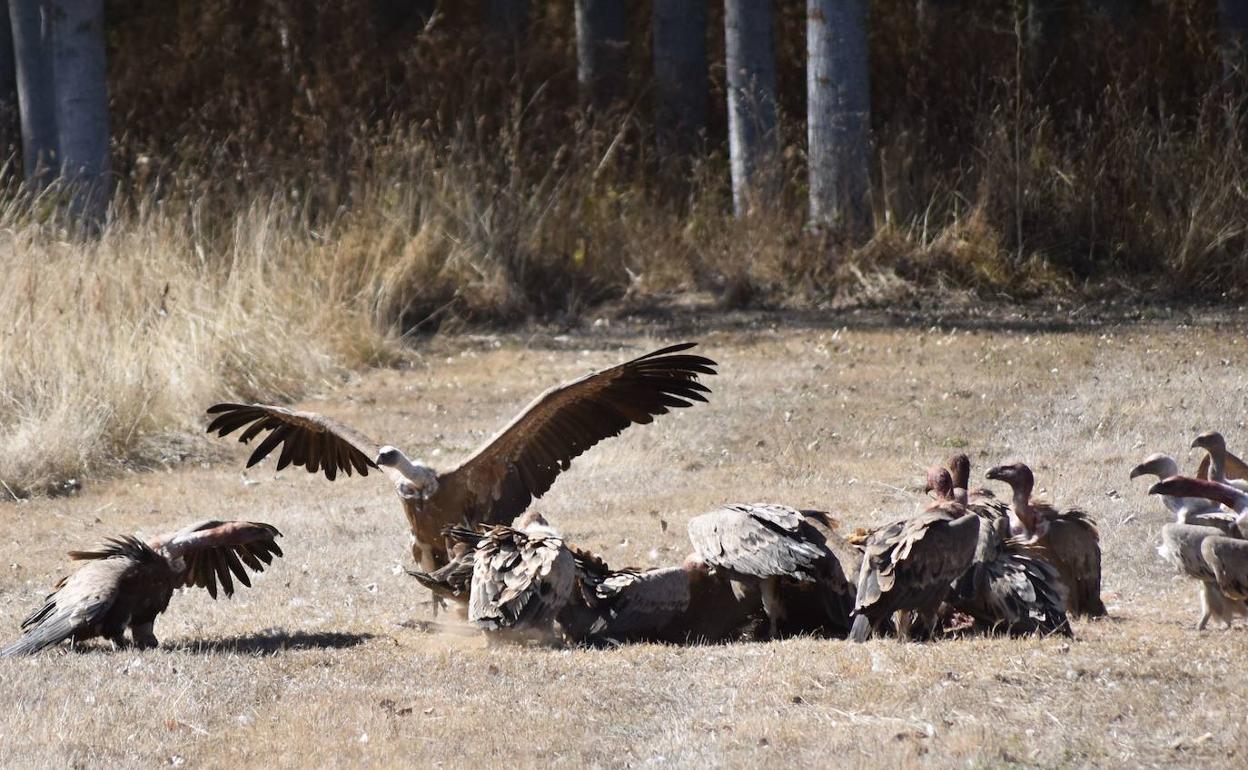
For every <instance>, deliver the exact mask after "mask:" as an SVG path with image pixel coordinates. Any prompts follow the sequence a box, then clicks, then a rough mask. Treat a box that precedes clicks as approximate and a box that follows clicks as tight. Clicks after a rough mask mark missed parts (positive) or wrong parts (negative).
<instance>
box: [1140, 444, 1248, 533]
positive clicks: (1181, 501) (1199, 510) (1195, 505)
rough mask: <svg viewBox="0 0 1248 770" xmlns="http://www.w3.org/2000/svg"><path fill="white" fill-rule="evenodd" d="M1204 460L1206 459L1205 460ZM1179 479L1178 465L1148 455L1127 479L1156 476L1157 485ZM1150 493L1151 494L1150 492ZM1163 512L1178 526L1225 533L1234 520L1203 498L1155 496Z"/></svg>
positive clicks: (1169, 458) (1165, 458)
mask: <svg viewBox="0 0 1248 770" xmlns="http://www.w3.org/2000/svg"><path fill="white" fill-rule="evenodd" d="M1207 459H1208V456H1206V460H1207ZM1178 475H1179V464H1178V463H1176V462H1175V461H1174V458H1172V457H1170V456H1169V455H1164V454H1152V455H1149V456H1148V457H1146V458H1144V462H1142V463H1140V464H1139V465H1137V466H1135V467H1134V468H1132V469H1131V478H1133V479H1135V478H1139V477H1140V476H1156V477H1157V480H1158V481H1161V480H1164V479H1168V478H1170V477H1172V476H1178ZM1150 493H1151V490H1150ZM1159 497H1161V501H1162V503H1163V504H1164V505H1165V506H1166V509H1167V510H1169V511H1170V512H1171V513H1173V514H1174V518H1175V521H1176V522H1177V523H1179V524H1193V525H1195V526H1200V527H1216V528H1217V529H1220V530H1223V531H1227V530H1228V528H1229V527H1231V526H1233V524H1234V521H1235V517H1234V516H1231V515H1229V514H1227V513H1226V512H1225V511H1223V510H1222V506H1220V505H1218V504H1217V503H1215V502H1213V501H1211V500H1206V499H1204V498H1203V497H1178V496H1176V495H1165V494H1162V495H1159Z"/></svg>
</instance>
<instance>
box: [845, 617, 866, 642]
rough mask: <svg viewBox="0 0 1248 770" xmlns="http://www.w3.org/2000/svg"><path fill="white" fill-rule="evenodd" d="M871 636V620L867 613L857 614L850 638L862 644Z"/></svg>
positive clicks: (850, 631)
mask: <svg viewBox="0 0 1248 770" xmlns="http://www.w3.org/2000/svg"><path fill="white" fill-rule="evenodd" d="M870 638H871V621H870V620H868V619H867V616H866V615H855V616H854V625H853V627H852V628H850V629H849V640H850V641H851V642H856V643H858V644H861V643H863V642H865V641H867V640H868V639H870Z"/></svg>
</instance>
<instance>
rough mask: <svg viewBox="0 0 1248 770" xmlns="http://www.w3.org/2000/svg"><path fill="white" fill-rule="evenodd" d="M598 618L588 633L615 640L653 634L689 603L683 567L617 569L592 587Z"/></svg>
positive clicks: (687, 586) (647, 636)
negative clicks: (636, 570) (622, 570)
mask: <svg viewBox="0 0 1248 770" xmlns="http://www.w3.org/2000/svg"><path fill="white" fill-rule="evenodd" d="M595 594H596V596H595V598H596V600H597V607H598V610H599V613H600V614H599V617H598V620H597V621H596V622H595V623H594V624H593V625H592V626H591V627H590V629H589V632H590V634H591V636H594V637H598V638H604V639H613V640H615V641H617V642H623V641H629V640H632V639H639V638H644V639H649V638H654V637H655V636H657V635H658V633H659V632H660V631H661V630H662V629H663V627H664V626H666V625H667V624H668V623H669V622H671V621H672V619H673V618H675V617H676V616H677V615H679V614H680V613H682V612H684V611H685V610H686V609H688V607H689V574H688V573H687V572H685V570H684V568H683V567H665V568H663V569H652V570H646V571H645V572H632V571H625V572H618V573H616V574H614V575H611V576H610V577H608V578H607V579H605V580H603V581H602V582H601V583H599V584H598V585H597V587H596V588H595Z"/></svg>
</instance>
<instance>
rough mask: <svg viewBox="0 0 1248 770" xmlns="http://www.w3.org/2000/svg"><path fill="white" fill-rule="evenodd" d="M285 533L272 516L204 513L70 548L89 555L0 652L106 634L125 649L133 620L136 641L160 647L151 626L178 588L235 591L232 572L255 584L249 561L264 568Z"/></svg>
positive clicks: (73, 555) (76, 555)
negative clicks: (148, 532)
mask: <svg viewBox="0 0 1248 770" xmlns="http://www.w3.org/2000/svg"><path fill="white" fill-rule="evenodd" d="M280 534H281V533H280V532H278V531H277V529H276V528H274V527H271V526H269V525H268V524H258V523H254V522H249V521H226V522H221V521H204V522H200V523H198V524H193V525H191V526H189V527H187V528H185V529H182V530H179V531H177V532H171V533H169V534H166V535H163V536H161V537H158V538H156V539H154V540H149V541H148V542H143V541H142V540H139V539H138V538H136V537H132V536H129V535H123V536H121V537H115V538H109V539H108V540H106V541H105V543H104V544H103V545H101V546H99V547H98V548H96V549H95V550H92V551H70V553H69V558H70V559H72V560H74V561H80V562H84V563H83V564H82V565H81V566H80V567H78V569H77V570H75V571H74V572H72V573H71V574H69V575H68V576H66V577H64V578H62V579H61V580H60V582H59V583H57V584H56V589H55V590H54V591H53V592H52V593H50V594H48V597H47V598H46V599H45V600H44V603H43V606H42V607H40V608H39V609H38V610H36V611H35V612H33V613H32V614H31V615H30V616H29V617H28V618H26V619H25V620H23V621H22V629H23V631H24V635H23V636H22V637H21V638H20V639H18V640H17V641H15V642H13V643H12V644H10V645H8V646H7V647H5V648H4V649H2V650H0V658H3V657H8V656H10V655H22V654H27V653H35V652H38V651H39V650H42V649H44V648H45V647H50V646H52V645H54V644H57V643H59V642H62V641H64V640H66V639H72V640H73V641H74V642H80V641H85V640H87V639H93V638H95V637H99V636H102V637H104V638H105V639H108V640H109V641H110V642H112V643H113V645H114V646H115V647H116V648H118V649H123V648H125V647H127V646H129V643H130V642H128V641H127V640H126V637H125V632H126V629H127V628H129V629H130V637H131V641H132V642H133V644H134V645H135V646H137V647H139V648H140V649H144V648H148V647H155V646H156V645H157V644H158V642H157V640H156V635H155V634H154V633H152V626H153V625H154V624H155V622H156V616H157V615H159V614H160V613H162V612H164V611H165V608H166V607H168V606H169V599H170V597H172V596H173V590H174V589H175V588H181V587H183V586H198V587H200V588H206V589H208V593H209V594H210V595H211V596H212V597H213V598H214V599H215V598H216V596H217V584H218V582H220V585H221V590H222V591H223V592H224V593H225V595H226V596H232V595H233V594H234V581H233V579H232V578H231V577H230V576H231V574H233V576H234V578H237V579H238V582H240V583H242V584H243V585H245V586H250V585H251V580H250V578H248V576H247V568H251V569H252V570H253V571H255V572H263V571H264V568H265V566H266V565H268V564H270V563H272V561H273V557H274V556H281V555H282V549H281V548H279V547H278V545H277V543H276V542H275V541H274V538H276V537H278V536H279V535H280Z"/></svg>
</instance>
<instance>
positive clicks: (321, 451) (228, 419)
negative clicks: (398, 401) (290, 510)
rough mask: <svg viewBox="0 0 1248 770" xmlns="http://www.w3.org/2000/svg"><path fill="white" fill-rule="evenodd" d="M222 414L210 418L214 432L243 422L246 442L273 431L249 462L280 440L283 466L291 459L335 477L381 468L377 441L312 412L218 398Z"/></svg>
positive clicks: (241, 437)
mask: <svg viewBox="0 0 1248 770" xmlns="http://www.w3.org/2000/svg"><path fill="white" fill-rule="evenodd" d="M208 413H209V414H213V415H216V417H214V418H213V420H212V422H210V423H209V424H208V432H209V433H216V434H217V435H218V436H222V437H224V436H228V435H230V434H231V433H233V432H234V431H236V430H238V429H239V428H243V427H244V426H246V429H245V430H243V432H242V433H240V434H239V436H238V440H239V442H241V443H243V444H249V443H251V440H252V439H254V438H256V437H257V436H259V435H260V434H261V433H264V432H265V431H271V432H270V433H269V435H267V436H265V438H264V440H263V441H261V442H260V444H259V445H258V446H257V447H256V449H255V451H253V452H252V453H251V457H249V458H248V459H247V467H248V468H250V467H252V466H253V465H255V464H256V463H258V462H260V461H261V460H263V459H264V458H265V457H268V456H269V454H270V453H271V452H272V451H273V450H274V449H276V448H277V447H278V446H279V445H280V446H281V447H282V451H281V454H280V455H278V460H277V470H281V469H283V468H285V467H286V466H288V465H299V466H303V467H305V468H307V470H308V472H309V473H317V472H318V471H321V472H324V474H325V477H326V478H328V479H329V480H330V481H333V480H334V479H335V478H336V477H337V476H338V473H339V471H341V472H343V473H345V474H346V475H348V476H350V475H351V474H352V473H353V472H358V473H359V474H360V475H361V476H367V475H368V469H369V468H376V467H377V465H376V462H375V459H376V456H377V447H376V446H374V445H373V444H372V442H370V441H368V440H367V439H365V438H363V437H361V436H358V435H356V434H355V433H354V432H353V431H351V430H350V429H349V428H346V427H345V426H342V425H339V424H337V423H335V422H333V421H332V420H329V419H326V418H324V417H322V416H321V415H319V414H314V413H312V412H296V411H293V410H290V409H284V408H282V407H280V406H265V405H263V404H251V405H248V404H216V405H214V406H211V407H209V408H208Z"/></svg>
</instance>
